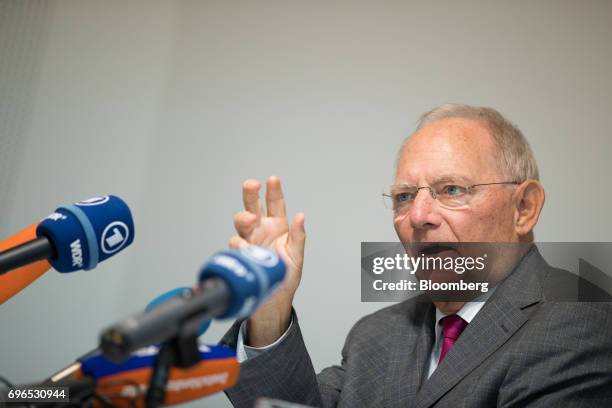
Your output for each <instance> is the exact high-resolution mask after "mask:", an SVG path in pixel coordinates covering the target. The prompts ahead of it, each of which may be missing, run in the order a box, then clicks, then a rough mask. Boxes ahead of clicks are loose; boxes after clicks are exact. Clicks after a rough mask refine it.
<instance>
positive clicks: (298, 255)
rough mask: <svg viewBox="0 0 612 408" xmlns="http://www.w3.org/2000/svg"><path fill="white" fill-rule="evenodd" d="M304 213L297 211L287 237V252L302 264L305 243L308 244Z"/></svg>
mask: <svg viewBox="0 0 612 408" xmlns="http://www.w3.org/2000/svg"><path fill="white" fill-rule="evenodd" d="M304 221H305V216H304V213H297V214H296V215H295V217H293V221H292V222H291V227H290V228H289V236H288V238H287V252H288V253H289V254H290V255H291V258H293V260H294V261H295V262H296V263H297V264H299V265H301V264H302V261H303V259H304V245H305V244H306V230H305V228H304Z"/></svg>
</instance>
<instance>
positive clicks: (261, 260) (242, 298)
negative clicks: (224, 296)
mask: <svg viewBox="0 0 612 408" xmlns="http://www.w3.org/2000/svg"><path fill="white" fill-rule="evenodd" d="M285 272H286V267H285V263H284V262H283V261H282V260H281V259H280V258H279V256H278V254H277V253H276V252H275V251H273V250H272V249H269V248H263V247H258V246H249V247H245V248H242V249H240V250H227V251H221V252H218V253H217V254H215V255H214V256H213V257H212V258H211V259H210V261H209V262H208V263H207V264H206V265H204V267H203V268H202V270H201V272H200V281H203V280H204V279H207V278H212V277H217V278H220V279H222V280H224V281H225V283H226V284H227V285H228V287H229V288H230V291H231V297H230V305H229V307H228V309H227V311H226V312H225V313H224V314H223V315H222V316H220V318H222V319H223V318H234V317H235V318H244V317H247V316H249V315H250V314H251V313H253V312H254V311H255V309H257V307H258V306H259V305H260V304H261V303H262V302H264V301H265V300H266V298H267V297H268V296H269V295H270V294H271V293H272V292H273V291H274V289H276V287H278V285H280V284H281V282H282V281H283V278H284V277H285Z"/></svg>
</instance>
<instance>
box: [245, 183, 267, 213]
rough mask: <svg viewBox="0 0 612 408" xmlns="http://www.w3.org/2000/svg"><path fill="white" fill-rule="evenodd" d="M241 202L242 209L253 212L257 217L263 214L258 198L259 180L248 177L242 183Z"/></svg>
mask: <svg viewBox="0 0 612 408" xmlns="http://www.w3.org/2000/svg"><path fill="white" fill-rule="evenodd" d="M242 202H243V203H244V209H245V210H247V211H249V212H252V213H253V214H255V215H256V216H257V218H258V219H259V218H261V217H262V216H263V209H262V208H261V199H260V198H259V181H257V180H252V179H249V180H246V181H245V182H244V183H243V184H242Z"/></svg>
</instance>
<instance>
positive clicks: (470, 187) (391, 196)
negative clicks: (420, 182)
mask: <svg viewBox="0 0 612 408" xmlns="http://www.w3.org/2000/svg"><path fill="white" fill-rule="evenodd" d="M521 183H522V181H497V182H493V183H478V184H471V185H469V186H461V185H459V184H453V185H455V186H457V187H461V188H464V189H465V190H466V192H467V193H470V194H471V192H472V189H473V188H474V187H479V186H493V185H501V184H514V185H520V184H521ZM415 188H416V191H415V192H414V198H415V199H416V196H417V195H418V194H419V191H421V190H423V189H427V190H429V194H430V195H431V197H432V198H433V199H434V200H438V193H437V192H436V191H435V190H434V189H433V187H431V186H416V187H415ZM385 197H387V198H389V199H390V200H391V206H392V207H393V203H394V201H393V194H387V193H382V198H383V202H384V199H385ZM438 202H439V201H438ZM442 205H443V206H445V205H444V204H442ZM445 207H448V208H459V207H461V206H457V207H449V206H445ZM392 209H393V212H397V211H398V210H396V209H395V208H392Z"/></svg>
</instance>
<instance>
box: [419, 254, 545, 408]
mask: <svg viewBox="0 0 612 408" xmlns="http://www.w3.org/2000/svg"><path fill="white" fill-rule="evenodd" d="M547 267H548V265H547V264H546V262H545V261H544V260H543V259H542V257H541V256H540V254H539V252H538V251H537V249H536V248H535V247H534V248H532V249H531V250H530V251H529V252H528V253H527V254H526V255H525V257H524V258H523V259H522V260H521V262H520V264H519V266H518V267H517V268H516V269H515V271H514V272H513V273H512V274H511V275H510V276H509V277H508V278H507V279H506V280H505V281H504V282H502V283H501V284H500V285H499V287H498V289H497V290H496V291H495V293H494V294H493V296H491V299H489V301H488V302H487V303H486V304H485V305H484V306H483V308H482V309H481V310H480V312H479V313H478V314H477V315H476V317H475V318H474V320H472V322H471V323H470V324H469V325H468V326H467V327H466V329H465V330H464V331H463V333H462V334H461V336H460V337H459V339H458V340H457V342H456V343H455V345H454V346H453V348H452V349H451V351H450V352H449V353H448V354H447V355H446V357H445V359H444V361H443V362H442V363H441V364H440V365H439V366H438V368H437V369H436V371H434V373H433V374H432V376H431V377H430V378H429V379H428V380H427V381H426V382H425V383H424V384H423V387H422V388H421V390H420V391H419V393H418V396H417V400H416V407H417V408H426V407H430V406H431V405H433V404H434V403H435V402H436V401H437V400H439V399H440V398H441V397H442V396H443V395H444V394H446V393H447V392H448V391H449V390H450V389H451V388H452V387H454V386H455V385H456V384H457V383H458V382H459V381H460V380H461V379H463V378H464V377H465V376H467V375H468V374H469V373H470V372H471V371H473V370H474V369H475V368H476V367H477V366H478V365H480V364H481V363H482V362H483V361H484V360H485V359H486V358H487V357H489V356H490V355H491V354H492V353H493V352H495V351H496V350H497V349H499V348H500V347H501V346H502V345H503V344H504V343H505V342H506V341H507V340H508V339H509V338H510V337H511V336H512V335H513V334H514V333H515V332H516V331H517V330H518V329H519V328H520V327H521V326H523V325H524V324H525V322H526V321H527V320H528V319H529V314H528V313H525V312H524V309H525V308H527V307H528V306H530V305H533V304H535V303H537V302H539V300H540V299H541V297H542V287H541V276H542V273H543V272H544V271H545V269H546V268H547Z"/></svg>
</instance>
